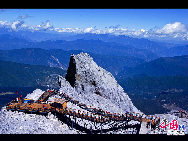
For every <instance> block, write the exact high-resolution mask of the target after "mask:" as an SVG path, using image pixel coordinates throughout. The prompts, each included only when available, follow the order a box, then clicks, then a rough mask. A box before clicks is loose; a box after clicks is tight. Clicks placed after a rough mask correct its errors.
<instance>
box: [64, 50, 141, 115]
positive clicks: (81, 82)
mask: <svg viewBox="0 0 188 141" xmlns="http://www.w3.org/2000/svg"><path fill="white" fill-rule="evenodd" d="M65 79H66V81H68V82H69V84H70V85H71V86H72V87H73V88H74V91H76V93H78V94H80V95H83V96H86V99H87V97H93V96H95V97H97V96H98V97H102V98H103V99H106V100H108V101H110V102H111V103H113V104H114V105H116V106H117V107H119V108H120V109H122V110H123V111H124V112H125V111H128V112H139V110H138V109H137V108H136V107H135V106H134V105H133V103H132V101H131V99H130V98H129V96H128V95H127V94H126V93H125V92H124V90H123V88H122V87H121V86H120V85H119V84H118V83H117V81H116V80H115V78H114V77H113V75H112V74H111V73H110V72H108V71H106V70H105V69H103V68H101V67H99V66H98V65H97V64H96V63H95V62H94V61H93V58H92V57H90V55H89V54H87V53H80V54H78V55H71V58H70V62H69V67H68V70H67V74H66V77H65ZM63 81H65V80H63ZM63 87H64V86H63ZM99 103H100V101H99Z"/></svg>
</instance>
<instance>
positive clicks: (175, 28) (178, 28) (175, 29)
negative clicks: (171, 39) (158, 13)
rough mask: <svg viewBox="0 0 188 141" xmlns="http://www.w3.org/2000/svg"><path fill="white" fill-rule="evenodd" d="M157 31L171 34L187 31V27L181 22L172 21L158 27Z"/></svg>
mask: <svg viewBox="0 0 188 141" xmlns="http://www.w3.org/2000/svg"><path fill="white" fill-rule="evenodd" d="M156 32H157V33H164V34H173V33H184V32H187V27H186V26H185V25H184V24H182V23H181V22H174V23H172V24H166V25H165V26H164V27H163V28H161V29H158V30H157V31H156Z"/></svg>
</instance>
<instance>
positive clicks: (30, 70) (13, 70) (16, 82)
mask: <svg viewBox="0 0 188 141" xmlns="http://www.w3.org/2000/svg"><path fill="white" fill-rule="evenodd" d="M0 68H1V69H0V87H36V86H43V85H44V84H45V86H46V84H47V81H49V79H48V77H49V76H50V75H53V74H54V75H57V74H59V75H65V71H63V70H62V69H59V68H52V67H47V66H40V65H28V64H20V63H15V62H10V61H0Z"/></svg>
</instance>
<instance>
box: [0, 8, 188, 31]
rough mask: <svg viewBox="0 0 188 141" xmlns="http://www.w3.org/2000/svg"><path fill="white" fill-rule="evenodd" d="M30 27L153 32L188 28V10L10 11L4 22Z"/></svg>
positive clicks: (1, 17)
mask: <svg viewBox="0 0 188 141" xmlns="http://www.w3.org/2000/svg"><path fill="white" fill-rule="evenodd" d="M24 15H25V16H27V18H25V19H24V21H25V23H26V24H28V25H37V24H41V23H42V22H45V21H46V20H49V21H50V22H51V24H52V25H53V26H54V27H60V28H61V27H72V28H75V27H79V28H86V27H94V26H96V27H97V28H105V27H109V26H112V25H113V26H115V25H121V26H123V27H128V28H131V29H141V28H143V29H150V28H153V27H162V26H164V25H165V24H168V23H173V22H177V21H178V22H181V23H183V24H185V25H187V26H188V9H6V10H3V12H1V13H0V20H7V21H11V22H12V21H15V20H17V19H18V17H19V16H24Z"/></svg>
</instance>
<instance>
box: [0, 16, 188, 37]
mask: <svg viewBox="0 0 188 141" xmlns="http://www.w3.org/2000/svg"><path fill="white" fill-rule="evenodd" d="M22 18H25V17H22ZM0 27H5V28H10V29H13V30H15V31H16V30H31V31H33V32H34V31H49V30H50V31H54V32H61V33H63V32H72V33H94V34H113V35H126V36H131V37H138V38H148V39H156V38H157V39H170V38H171V39H178V40H179V39H180V40H188V28H187V27H186V25H185V24H183V23H181V22H174V23H170V24H166V25H164V26H163V27H162V28H153V29H150V30H146V29H143V28H142V29H138V30H135V29H129V28H123V27H121V26H120V25H117V26H110V27H105V29H100V28H96V27H87V28H71V27H69V28H59V27H53V26H52V25H51V23H50V21H49V20H47V21H45V22H43V23H41V24H39V25H35V26H29V25H27V24H25V23H24V21H23V20H17V21H14V22H12V23H11V22H8V21H0Z"/></svg>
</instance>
